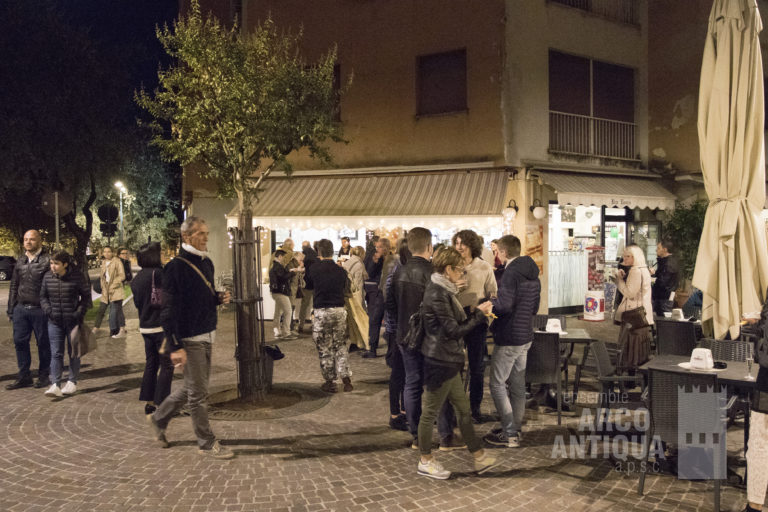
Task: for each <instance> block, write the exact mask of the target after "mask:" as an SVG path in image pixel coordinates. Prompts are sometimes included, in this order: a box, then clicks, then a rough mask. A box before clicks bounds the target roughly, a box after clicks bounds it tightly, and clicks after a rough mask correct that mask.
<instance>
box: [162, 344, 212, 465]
mask: <svg viewBox="0 0 768 512" xmlns="http://www.w3.org/2000/svg"><path fill="white" fill-rule="evenodd" d="M182 342H183V343H184V350H185V351H186V352H187V364H185V365H184V386H183V387H181V388H180V389H177V390H176V391H174V392H173V393H171V394H170V395H168V397H167V398H166V399H165V400H163V403H162V404H160V407H158V408H157V410H156V411H155V413H154V414H153V415H152V418H153V419H154V420H155V422H156V423H157V426H158V427H160V428H162V429H165V428H167V427H168V423H169V422H170V421H171V418H172V417H173V415H174V414H176V413H177V412H179V411H180V410H181V408H182V407H184V404H188V405H189V416H190V417H191V418H192V429H193V430H194V432H195V436H196V437H197V446H198V447H199V448H200V449H202V450H210V449H211V447H212V446H213V443H214V441H216V436H215V435H213V431H211V425H210V423H209V422H208V406H207V405H206V403H205V401H206V399H207V398H208V378H209V376H210V374H211V343H209V342H207V341H191V340H182Z"/></svg>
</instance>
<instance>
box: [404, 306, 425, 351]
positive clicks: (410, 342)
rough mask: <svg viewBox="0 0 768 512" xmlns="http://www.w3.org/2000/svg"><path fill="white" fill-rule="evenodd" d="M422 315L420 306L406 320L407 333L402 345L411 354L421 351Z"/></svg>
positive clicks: (422, 334)
mask: <svg viewBox="0 0 768 512" xmlns="http://www.w3.org/2000/svg"><path fill="white" fill-rule="evenodd" d="M424 335H425V332H424V314H423V312H422V306H419V309H418V310H416V312H415V313H414V314H412V315H411V317H410V318H409V319H408V332H407V333H406V334H405V336H404V337H403V345H405V348H407V349H408V350H410V351H412V352H417V351H419V350H421V344H422V342H423V341H424Z"/></svg>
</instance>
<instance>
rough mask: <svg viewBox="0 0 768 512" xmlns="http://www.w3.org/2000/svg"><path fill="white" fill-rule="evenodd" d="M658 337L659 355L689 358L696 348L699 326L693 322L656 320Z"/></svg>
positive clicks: (657, 348)
mask: <svg viewBox="0 0 768 512" xmlns="http://www.w3.org/2000/svg"><path fill="white" fill-rule="evenodd" d="M656 336H657V339H656V353H657V354H658V355H674V356H689V355H691V352H693V349H694V348H696V342H697V340H698V335H697V326H696V324H695V323H693V322H681V321H679V320H669V319H666V318H656Z"/></svg>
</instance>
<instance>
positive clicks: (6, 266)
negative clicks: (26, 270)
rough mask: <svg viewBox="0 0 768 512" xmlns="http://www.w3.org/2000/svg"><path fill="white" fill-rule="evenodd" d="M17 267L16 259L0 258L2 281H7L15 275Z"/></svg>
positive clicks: (0, 277)
mask: <svg viewBox="0 0 768 512" xmlns="http://www.w3.org/2000/svg"><path fill="white" fill-rule="evenodd" d="M15 266H16V258H14V257H13V256H0V281H7V280H9V279H10V278H11V276H12V275H13V267H15Z"/></svg>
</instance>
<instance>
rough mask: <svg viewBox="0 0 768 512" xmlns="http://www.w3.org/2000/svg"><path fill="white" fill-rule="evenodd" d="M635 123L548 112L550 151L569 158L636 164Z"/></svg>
mask: <svg viewBox="0 0 768 512" xmlns="http://www.w3.org/2000/svg"><path fill="white" fill-rule="evenodd" d="M635 131H636V125H635V124H634V123H625V122H622V121H612V120H610V119H600V118H597V117H589V116H580V115H576V114H566V113H564V112H554V111H550V112H549V150H550V151H552V152H555V153H567V154H571V155H585V156H596V157H601V158H616V159H620V160H637V152H636V150H635Z"/></svg>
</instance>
